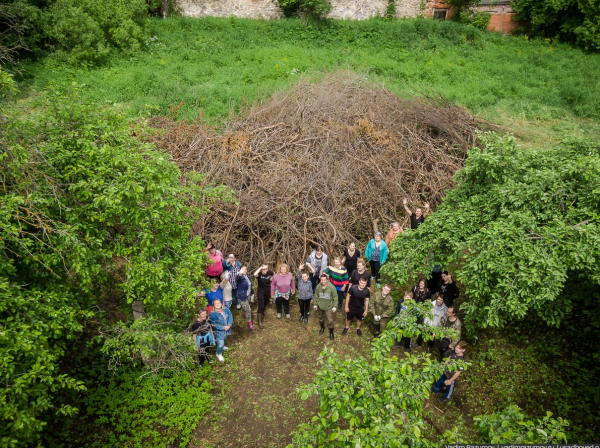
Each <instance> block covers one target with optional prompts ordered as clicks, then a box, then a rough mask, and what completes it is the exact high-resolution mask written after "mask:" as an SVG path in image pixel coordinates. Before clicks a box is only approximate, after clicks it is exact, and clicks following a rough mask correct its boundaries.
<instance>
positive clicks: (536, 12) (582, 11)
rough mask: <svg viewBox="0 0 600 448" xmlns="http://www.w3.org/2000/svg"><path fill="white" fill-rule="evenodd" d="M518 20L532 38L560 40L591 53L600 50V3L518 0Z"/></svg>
mask: <svg viewBox="0 0 600 448" xmlns="http://www.w3.org/2000/svg"><path fill="white" fill-rule="evenodd" d="M512 7H513V8H514V10H515V11H516V12H517V18H518V19H520V20H526V21H527V27H526V28H525V29H524V30H523V31H524V32H526V33H529V34H530V35H531V36H542V37H547V38H550V39H554V38H558V39H561V40H563V41H566V42H572V43H574V44H577V45H580V46H582V47H583V48H585V49H587V50H600V3H598V2H597V1H596V0H557V1H552V2H545V1H540V0H516V1H515V2H513V3H512Z"/></svg>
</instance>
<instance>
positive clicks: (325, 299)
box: [311, 274, 338, 341]
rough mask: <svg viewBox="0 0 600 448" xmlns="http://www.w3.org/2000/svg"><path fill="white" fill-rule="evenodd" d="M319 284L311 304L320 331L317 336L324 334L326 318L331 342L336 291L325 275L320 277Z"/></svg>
mask: <svg viewBox="0 0 600 448" xmlns="http://www.w3.org/2000/svg"><path fill="white" fill-rule="evenodd" d="M320 280H321V283H320V284H319V285H317V287H316V288H315V293H314V294H313V299H312V301H311V303H313V304H314V307H315V311H316V312H317V317H318V318H319V324H320V325H321V330H320V331H319V334H323V333H324V332H325V317H327V327H328V328H329V339H331V340H332V341H333V313H335V311H336V308H335V305H336V302H337V298H338V295H337V290H336V289H335V286H333V284H332V283H331V282H330V281H329V277H327V274H322V275H321V279H320Z"/></svg>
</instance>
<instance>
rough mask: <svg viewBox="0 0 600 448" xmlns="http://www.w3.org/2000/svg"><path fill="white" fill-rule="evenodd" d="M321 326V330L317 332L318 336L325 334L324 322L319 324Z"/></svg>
mask: <svg viewBox="0 0 600 448" xmlns="http://www.w3.org/2000/svg"><path fill="white" fill-rule="evenodd" d="M319 323H320V324H321V329H320V330H319V334H323V333H325V322H319Z"/></svg>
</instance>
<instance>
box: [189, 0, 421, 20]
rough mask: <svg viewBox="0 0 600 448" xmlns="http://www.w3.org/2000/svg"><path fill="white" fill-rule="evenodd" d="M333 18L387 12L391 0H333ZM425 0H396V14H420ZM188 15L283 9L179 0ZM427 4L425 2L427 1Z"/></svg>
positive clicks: (267, 1)
mask: <svg viewBox="0 0 600 448" xmlns="http://www.w3.org/2000/svg"><path fill="white" fill-rule="evenodd" d="M330 1H331V6H332V9H331V13H330V14H329V17H330V18H332V19H348V20H364V19H368V18H370V17H375V16H378V15H379V16H384V15H385V9H386V7H387V0H330ZM421 1H422V0H396V17H398V18H400V17H416V16H417V15H418V14H421ZM178 3H179V6H180V8H181V10H182V12H183V15H184V16H187V17H207V16H212V17H229V16H235V17H245V18H249V19H276V18H279V17H281V11H280V10H279V8H277V7H276V6H275V5H274V4H273V2H272V1H271V0H178ZM423 4H424V3H423Z"/></svg>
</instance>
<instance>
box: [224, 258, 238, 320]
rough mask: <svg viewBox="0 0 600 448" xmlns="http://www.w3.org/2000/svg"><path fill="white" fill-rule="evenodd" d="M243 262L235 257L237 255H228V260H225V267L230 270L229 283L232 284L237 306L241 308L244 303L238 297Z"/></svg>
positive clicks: (232, 292)
mask: <svg viewBox="0 0 600 448" xmlns="http://www.w3.org/2000/svg"><path fill="white" fill-rule="evenodd" d="M241 267H242V263H240V262H239V261H237V260H236V259H235V255H233V254H229V255H227V261H226V262H225V269H226V270H227V271H228V272H229V284H230V285H231V295H232V296H233V297H234V298H235V307H236V308H237V309H238V310H239V309H240V308H241V307H242V305H241V304H240V302H239V300H238V299H237V296H236V292H237V276H238V275H239V273H240V268H241Z"/></svg>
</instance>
